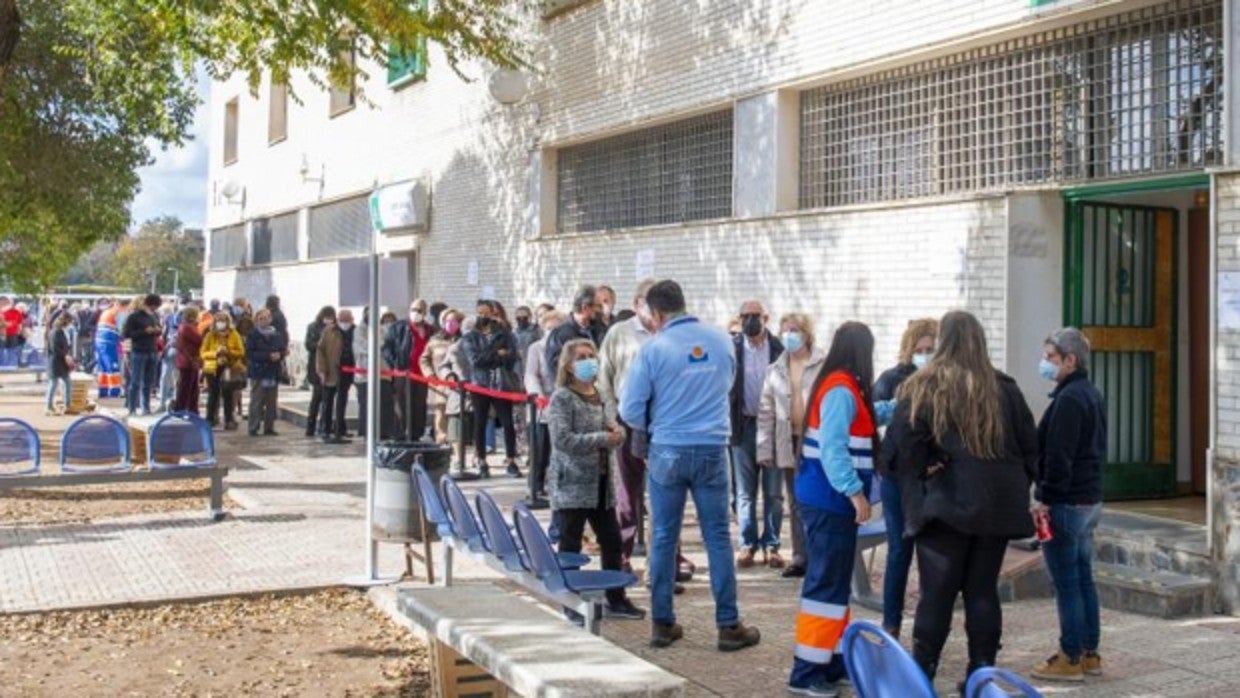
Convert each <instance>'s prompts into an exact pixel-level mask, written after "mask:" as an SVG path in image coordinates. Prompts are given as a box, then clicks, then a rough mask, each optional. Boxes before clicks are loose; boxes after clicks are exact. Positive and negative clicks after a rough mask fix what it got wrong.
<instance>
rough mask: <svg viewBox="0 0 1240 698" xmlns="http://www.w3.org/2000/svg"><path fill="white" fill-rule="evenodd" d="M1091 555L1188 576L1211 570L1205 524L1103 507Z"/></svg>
mask: <svg viewBox="0 0 1240 698" xmlns="http://www.w3.org/2000/svg"><path fill="white" fill-rule="evenodd" d="M1094 557H1095V558H1096V559H1097V560H1098V561H1099V562H1103V563H1108V564H1113V565H1121V566H1126V567H1133V568H1136V569H1138V570H1144V571H1147V572H1175V573H1177V574H1182V575H1187V576H1190V577H1203V578H1211V577H1212V576H1213V569H1214V568H1213V564H1212V563H1211V561H1210V550H1209V539H1208V530H1207V529H1206V527H1205V526H1200V525H1197V524H1191V523H1185V522H1182V521H1173V520H1171V519H1162V518H1157V517H1153V516H1147V515H1144V514H1133V513H1128V512H1118V511H1108V510H1105V509H1104V511H1103V513H1102V519H1101V521H1099V523H1098V529H1097V530H1096V531H1095V533H1094Z"/></svg>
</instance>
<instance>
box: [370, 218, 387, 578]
mask: <svg viewBox="0 0 1240 698" xmlns="http://www.w3.org/2000/svg"><path fill="white" fill-rule="evenodd" d="M371 237H372V240H373V242H372V243H371V244H372V245H374V248H372V250H371V253H370V320H369V322H367V323H366V331H367V332H369V333H370V336H369V337H367V338H366V341H367V343H368V344H369V352H370V353H369V359H368V360H367V366H366V578H367V579H368V580H370V581H374V580H376V579H378V577H379V571H378V565H379V543H378V542H376V541H375V539H374V536H373V535H372V533H371V532H372V531H373V530H374V529H373V526H374V515H375V446H376V445H377V444H378V443H379V390H380V388H381V385H382V378H381V377H380V375H379V366H380V365H382V362H380V361H379V318H380V317H382V315H383V313H382V312H381V310H380V308H379V250H378V249H377V248H378V244H379V243H378V237H379V236H378V235H372V236H371Z"/></svg>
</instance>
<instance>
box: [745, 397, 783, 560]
mask: <svg viewBox="0 0 1240 698" xmlns="http://www.w3.org/2000/svg"><path fill="white" fill-rule="evenodd" d="M757 451H758V420H756V419H750V418H749V417H745V418H744V424H743V426H742V427H741V443H740V445H738V446H733V447H732V465H733V467H735V468H736V520H737V521H738V522H739V523H740V526H741V538H740V543H739V545H740V547H741V548H742V549H751V550H752V549H757V548H762V549H763V550H768V549H769V550H779V528H780V525H781V524H782V523H783V517H784V491H783V484H784V483H783V480H784V476H783V473H781V472H780V471H779V468H775V467H770V468H762V467H759V466H758V463H757ZM772 465H774V464H772ZM759 487H761V488H762V537H761V538H759V537H758V510H757V498H758V488H759Z"/></svg>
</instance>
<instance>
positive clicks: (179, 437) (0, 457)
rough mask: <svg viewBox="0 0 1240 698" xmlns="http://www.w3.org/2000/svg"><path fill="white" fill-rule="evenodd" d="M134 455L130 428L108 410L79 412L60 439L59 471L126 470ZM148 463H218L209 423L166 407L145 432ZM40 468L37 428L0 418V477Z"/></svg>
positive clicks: (155, 465)
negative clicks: (110, 414)
mask: <svg viewBox="0 0 1240 698" xmlns="http://www.w3.org/2000/svg"><path fill="white" fill-rule="evenodd" d="M132 455H133V454H132V448H131V445H130V439H129V429H128V428H126V426H125V425H124V424H123V423H121V422H120V420H117V419H115V418H112V417H109V416H107V415H101V414H92V415H86V416H84V417H80V418H79V419H77V420H76V421H74V422H73V423H72V424H70V425H69V428H68V429H66V430H65V433H64V435H63V436H62V437H61V438H60V453H59V463H60V471H61V472H63V473H87V472H89V473H98V472H119V471H125V470H129V469H130V468H131V467H132ZM169 458H172V459H174V460H172V461H169V460H168V459H169ZM146 462H147V465H148V466H150V467H151V468H186V467H194V468H199V467H211V466H214V465H216V458H215V438H214V436H213V435H212V434H211V425H210V424H208V423H207V422H206V420H204V419H202V418H201V417H199V416H197V415H195V414H192V413H189V412H170V413H168V414H166V415H164V416H162V417H160V418H159V420H157V421H156V422H155V424H154V425H153V426H152V427H151V430H150V432H149V433H148V434H147V438H146ZM14 468H17V470H14ZM41 469H42V443H41V441H40V438H39V432H38V431H37V430H36V429H35V428H34V427H32V426H31V425H30V424H29V423H27V422H24V421H22V420H20V419H16V418H13V417H0V477H5V476H9V477H12V476H19V475H37V474H38V473H39V472H40V470H41Z"/></svg>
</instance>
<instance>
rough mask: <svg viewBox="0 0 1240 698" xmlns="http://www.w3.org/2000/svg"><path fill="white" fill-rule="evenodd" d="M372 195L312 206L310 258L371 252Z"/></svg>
mask: <svg viewBox="0 0 1240 698" xmlns="http://www.w3.org/2000/svg"><path fill="white" fill-rule="evenodd" d="M368 199H369V197H366V196H358V197H355V198H352V199H345V200H344V201H337V202H335V203H332V204H326V205H324V206H316V207H315V208H312V209H310V226H309V232H310V240H309V242H310V259H323V258H325V257H348V256H352V255H359V254H369V253H370V244H371V237H372V236H373V235H374V233H373V232H372V230H371V226H370V204H369V202H368Z"/></svg>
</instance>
